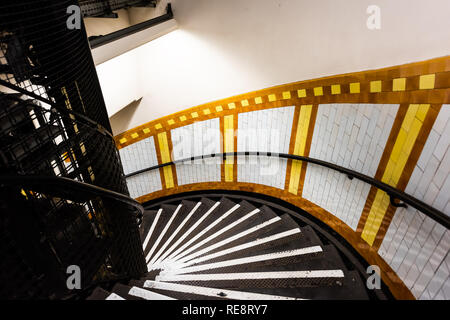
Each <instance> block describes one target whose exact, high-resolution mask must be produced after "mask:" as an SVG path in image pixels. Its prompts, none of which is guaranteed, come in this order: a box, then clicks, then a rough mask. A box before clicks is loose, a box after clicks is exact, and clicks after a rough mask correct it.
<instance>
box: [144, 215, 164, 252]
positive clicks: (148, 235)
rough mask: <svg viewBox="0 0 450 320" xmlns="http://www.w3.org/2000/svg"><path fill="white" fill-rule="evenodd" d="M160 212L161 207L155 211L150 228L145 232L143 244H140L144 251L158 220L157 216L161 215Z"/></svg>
mask: <svg viewBox="0 0 450 320" xmlns="http://www.w3.org/2000/svg"><path fill="white" fill-rule="evenodd" d="M161 212H162V209H159V210H158V212H157V213H156V217H155V220H153V223H152V226H151V227H150V230H149V232H148V233H147V236H146V237H145V240H144V244H143V245H142V248H143V249H144V252H145V249H147V245H148V242H149V241H150V238H151V237H152V234H153V231H154V230H155V227H156V225H157V224H158V220H159V217H160V216H161Z"/></svg>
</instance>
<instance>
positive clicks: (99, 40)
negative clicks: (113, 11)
mask: <svg viewBox="0 0 450 320" xmlns="http://www.w3.org/2000/svg"><path fill="white" fill-rule="evenodd" d="M171 19H173V11H172V6H171V4H170V3H168V4H167V8H166V13H165V14H163V15H161V16H159V17H156V18H153V19H150V20H147V21H144V22H141V23H138V24H135V25H133V26H131V27H128V28H124V29H120V30H117V31H115V32H112V33H109V34H107V35H104V36H99V37H96V38H93V39H91V40H89V44H90V45H91V48H92V49H95V48H98V47H100V46H103V45H105V44H108V43H110V42H113V41H116V40H119V39H122V38H124V37H127V36H130V35H132V34H135V33H137V32H140V31H143V30H145V29H148V28H151V27H154V26H156V25H158V24H160V23H163V22H166V21H169V20H171Z"/></svg>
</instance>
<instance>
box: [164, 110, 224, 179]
mask: <svg viewBox="0 0 450 320" xmlns="http://www.w3.org/2000/svg"><path fill="white" fill-rule="evenodd" d="M171 135H172V144H173V153H174V154H173V158H174V160H180V159H185V158H189V157H195V156H201V155H205V154H212V153H220V120H219V118H216V119H211V120H205V121H200V122H195V123H193V124H190V125H187V126H184V127H180V128H176V129H173V130H172V131H171ZM220 164H221V159H220V158H210V159H205V160H198V161H197V160H196V161H194V162H188V163H183V164H179V165H177V166H176V169H177V179H178V184H179V185H185V184H191V183H200V182H211V181H220Z"/></svg>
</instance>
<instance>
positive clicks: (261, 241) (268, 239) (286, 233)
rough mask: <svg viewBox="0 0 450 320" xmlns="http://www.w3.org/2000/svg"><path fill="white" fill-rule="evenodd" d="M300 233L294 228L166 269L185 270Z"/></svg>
mask: <svg viewBox="0 0 450 320" xmlns="http://www.w3.org/2000/svg"><path fill="white" fill-rule="evenodd" d="M300 232H301V231H300V229H299V228H295V229H291V230H288V231H284V232H280V233H277V234H274V235H271V236H268V237H266V238H261V239H256V240H254V241H250V242H247V243H244V244H241V245H238V246H235V247H231V248H228V249H225V250H222V251H218V252H215V253H212V254H209V255H206V256H203V257H199V258H197V259H194V260H191V261H189V262H187V263H180V264H177V263H173V264H171V265H169V266H168V268H167V269H169V270H174V269H181V268H185V267H188V266H191V265H193V264H196V263H200V262H203V261H208V260H211V259H214V258H217V257H220V256H224V255H227V254H230V253H233V252H237V251H240V250H244V249H248V248H251V247H255V246H258V245H261V244H264V243H268V242H271V241H275V240H278V239H281V238H284V237H288V236H291V235H294V234H299V233H300Z"/></svg>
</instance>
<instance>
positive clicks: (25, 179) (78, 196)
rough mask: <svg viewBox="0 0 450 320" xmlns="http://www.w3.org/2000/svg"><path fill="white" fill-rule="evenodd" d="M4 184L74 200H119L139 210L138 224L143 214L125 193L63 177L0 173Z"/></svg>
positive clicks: (134, 201)
mask: <svg viewBox="0 0 450 320" xmlns="http://www.w3.org/2000/svg"><path fill="white" fill-rule="evenodd" d="M5 185H8V186H11V185H14V186H20V187H21V188H25V189H28V188H30V189H32V190H33V191H35V192H39V193H46V192H52V193H53V194H55V195H61V196H62V197H65V198H68V199H72V200H74V201H77V200H79V201H83V200H84V201H85V200H87V199H88V198H90V197H91V196H92V195H95V196H99V197H106V198H109V199H113V200H116V201H120V202H122V203H124V204H127V205H130V206H132V207H134V209H135V210H137V211H138V212H139V214H138V221H139V223H138V224H140V221H141V220H142V216H143V214H144V207H143V206H142V205H141V204H140V203H139V202H137V201H136V200H134V199H132V198H130V197H129V196H127V195H124V194H122V193H119V192H115V191H111V190H108V189H105V188H102V187H98V186H94V185H92V184H89V183H85V182H80V181H76V180H72V179H69V178H65V177H54V176H23V175H0V186H1V187H4V186H5Z"/></svg>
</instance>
